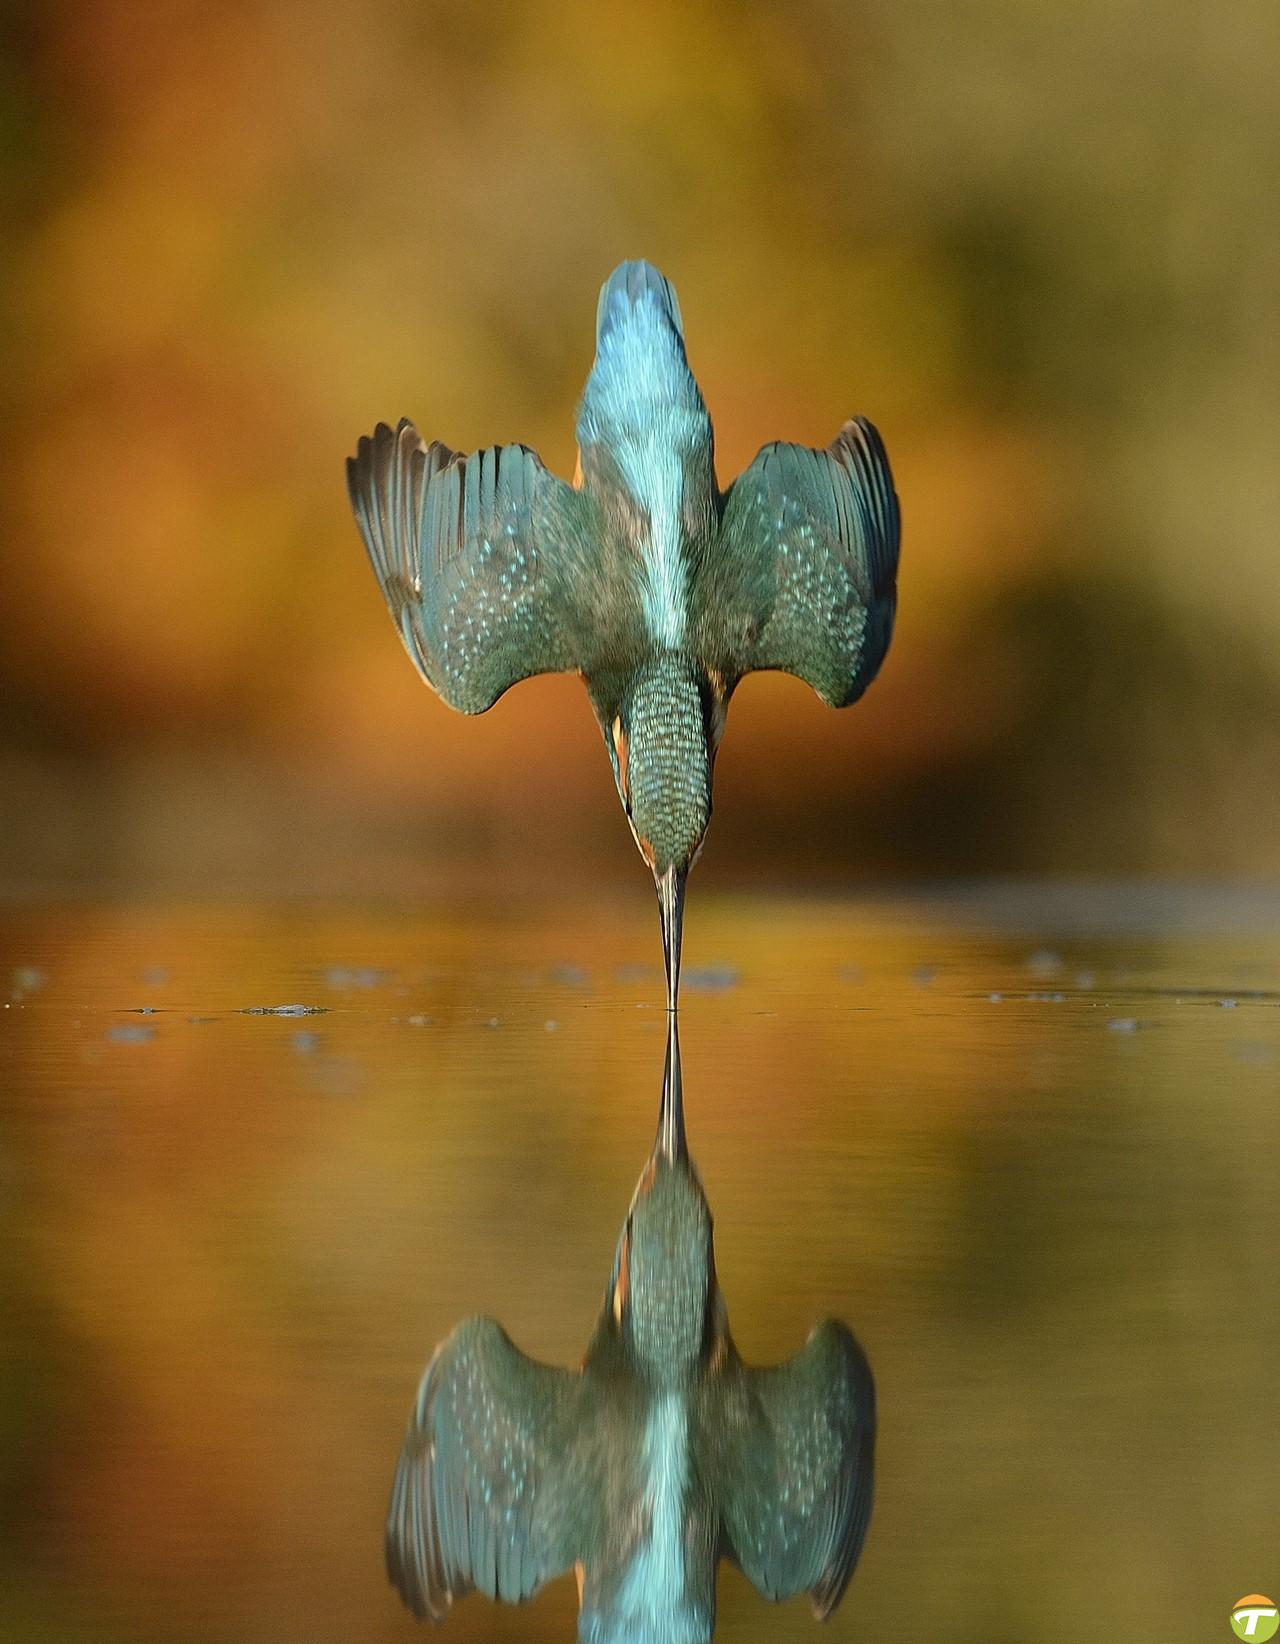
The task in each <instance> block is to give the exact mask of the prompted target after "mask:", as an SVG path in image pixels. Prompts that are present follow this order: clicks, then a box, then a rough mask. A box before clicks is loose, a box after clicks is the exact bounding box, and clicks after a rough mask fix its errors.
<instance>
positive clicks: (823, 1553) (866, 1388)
mask: <svg viewBox="0 0 1280 1644" xmlns="http://www.w3.org/2000/svg"><path fill="white" fill-rule="evenodd" d="M746 1381H747V1410H748V1415H747V1418H746V1420H745V1422H743V1423H742V1424H741V1425H740V1426H739V1427H738V1428H737V1431H736V1433H735V1436H734V1441H733V1445H732V1449H731V1453H730V1455H729V1457H728V1458H727V1462H728V1465H727V1467H726V1475H727V1488H726V1493H725V1511H724V1517H725V1530H726V1532H727V1534H728V1538H729V1544H730V1549H731V1551H732V1554H733V1556H734V1558H735V1559H736V1561H737V1563H738V1565H739V1567H740V1569H741V1570H742V1571H743V1573H744V1574H745V1575H746V1577H747V1578H748V1580H749V1581H750V1582H751V1583H752V1585H753V1586H754V1587H755V1588H756V1589H757V1591H758V1592H760V1593H761V1594H762V1595H763V1596H764V1597H765V1598H770V1599H781V1598H790V1597H792V1596H793V1595H794V1594H796V1593H801V1592H806V1591H807V1592H808V1593H809V1595H810V1597H811V1599H812V1600H813V1609H814V1614H815V1615H817V1616H818V1618H819V1619H820V1620H821V1619H822V1618H824V1617H825V1616H827V1615H829V1614H830V1613H831V1611H832V1610H833V1609H834V1608H835V1607H836V1605H837V1604H838V1603H839V1602H840V1599H841V1597H842V1596H843V1594H844V1590H845V1587H846V1586H847V1585H848V1582H849V1577H850V1576H851V1575H852V1574H853V1567H854V1565H855V1564H856V1563H857V1562H858V1554H859V1552H860V1551H861V1549H862V1542H863V1538H864V1536H865V1535H866V1533H867V1523H868V1521H869V1519H870V1517H871V1487H872V1463H873V1453H874V1447H875V1425H876V1416H875V1384H874V1383H873V1381H872V1379H871V1371H870V1368H869V1367H868V1365H867V1361H866V1359H865V1357H864V1356H863V1353H862V1349H861V1348H860V1347H859V1346H858V1344H857V1342H856V1341H855V1340H854V1339H853V1336H852V1335H851V1334H850V1332H849V1331H848V1330H847V1329H846V1327H845V1326H844V1325H843V1324H839V1323H836V1322H835V1321H833V1320H830V1319H829V1320H827V1322H826V1323H825V1324H820V1325H819V1326H818V1327H817V1329H816V1330H814V1332H813V1334H812V1335H811V1336H810V1337H809V1340H808V1342H807V1343H806V1345H805V1346H804V1348H803V1349H802V1350H801V1351H800V1352H799V1353H797V1354H796V1356H795V1358H793V1359H790V1360H788V1362H787V1363H786V1364H783V1365H779V1366H778V1367H777V1368H776V1369H772V1370H748V1371H747V1372H746Z"/></svg>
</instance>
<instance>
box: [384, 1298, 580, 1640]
mask: <svg viewBox="0 0 1280 1644" xmlns="http://www.w3.org/2000/svg"><path fill="white" fill-rule="evenodd" d="M578 1386H579V1378H578V1377H577V1376H576V1375H574V1374H573V1373H572V1372H570V1371H568V1370H556V1369H552V1368H551V1367H549V1366H548V1365H543V1364H536V1363H534V1361H533V1360H532V1359H527V1358H526V1357H525V1356H524V1354H523V1353H521V1352H520V1351H519V1350H518V1349H517V1348H516V1347H515V1346H514V1345H513V1343H512V1341H511V1339H510V1337H509V1336H508V1335H507V1334H506V1332H505V1331H504V1330H503V1329H502V1328H501V1326H500V1325H498V1324H495V1323H494V1321H493V1320H492V1319H468V1320H467V1322H466V1323H465V1324H460V1325H459V1326H458V1328H457V1329H456V1330H455V1331H454V1332H453V1334H452V1335H451V1336H449V1338H448V1339H447V1340H446V1341H445V1342H444V1343H443V1344H442V1345H441V1346H440V1347H439V1348H438V1349H437V1351H436V1354H435V1357H434V1358H433V1359H432V1361H431V1363H430V1365H429V1366H428V1368H427V1373H426V1375H425V1376H424V1377H423V1378H422V1385H421V1386H420V1387H419V1389H418V1397H417V1402H416V1403H415V1405H414V1408H413V1414H412V1416H411V1418H410V1421H409V1432H408V1435H407V1437H406V1438H405V1441H404V1449H403V1450H402V1451H401V1453H400V1464H399V1466H398V1467H397V1468H396V1479H395V1486H394V1488H393V1490H392V1493H391V1510H390V1512H389V1514H388V1516H387V1538H386V1551H387V1574H388V1575H389V1576H390V1577H391V1581H392V1583H393V1584H394V1586H395V1587H396V1588H397V1589H398V1591H399V1593H400V1596H401V1598H403V1599H404V1601H405V1603H406V1604H407V1605H408V1607H409V1608H410V1609H411V1610H412V1611H413V1613H414V1614H415V1615H416V1616H418V1617H419V1618H427V1617H429V1618H430V1619H431V1620H432V1621H442V1620H443V1619H444V1616H445V1613H446V1611H447V1610H448V1608H449V1605H450V1604H451V1603H452V1601H453V1600H454V1599H455V1598H459V1597H461V1595H462V1594H463V1593H466V1592H470V1591H471V1590H472V1589H473V1588H475V1589H477V1590H478V1591H479V1592H482V1593H485V1594H487V1595H488V1597H490V1598H500V1599H505V1600H506V1601H507V1602H509V1603H518V1602H519V1601H520V1600H521V1599H526V1598H529V1597H530V1596H531V1595H532V1594H533V1593H535V1592H536V1591H537V1590H538V1588H539V1587H540V1586H541V1585H542V1584H543V1582H544V1581H548V1580H550V1579H551V1578H552V1577H553V1576H557V1575H561V1574H563V1573H564V1572H565V1571H566V1570H567V1569H569V1567H570V1566H571V1565H572V1564H573V1563H574V1561H575V1559H576V1558H577V1557H578V1556H579V1555H578V1550H577V1548H576V1546H575V1542H576V1540H577V1531H576V1528H575V1520H576V1499H577V1498H576V1496H575V1494H574V1492H573V1491H572V1489H571V1487H570V1486H571V1480H570V1477H569V1471H570V1466H569V1458H570V1455H571V1453H572V1450H573V1430H574V1425H575V1424H574V1422H573V1409H574V1405H575V1402H576V1399H577V1396H578Z"/></svg>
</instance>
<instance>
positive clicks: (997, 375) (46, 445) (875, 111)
mask: <svg viewBox="0 0 1280 1644" xmlns="http://www.w3.org/2000/svg"><path fill="white" fill-rule="evenodd" d="M7 12H8V15H7V18H6V34H7V43H6V45H5V47H4V55H3V58H2V59H0V154H2V155H3V170H2V172H0V210H2V211H3V219H4V221H3V232H2V233H0V335H2V338H3V367H2V368H0V369H2V370H3V381H2V384H0V396H2V400H0V404H2V407H3V416H4V421H5V439H4V442H3V449H2V451H0V465H2V467H3V495H4V507H3V520H4V525H3V530H4V545H3V557H2V559H0V607H2V608H3V612H4V620H3V624H2V625H0V874H2V875H3V877H4V879H5V880H6V881H7V882H9V883H10V884H13V883H21V884H24V885H27V886H30V885H32V884H37V885H38V884H68V883H72V884H74V883H78V882H91V883H94V884H98V885H101V884H107V885H119V886H123V887H129V886H137V885H146V886H159V887H162V888H187V889H195V890H206V889H221V888H225V887H228V886H235V887H238V888H248V889H254V888H256V887H258V886H263V885H270V886H272V887H279V886H281V885H289V886H296V887H297V888H299V889H303V890H308V889H362V888H368V887H369V886H371V885H372V884H375V883H381V884H386V883H391V884H394V885H396V886H401V887H402V886H404V885H406V884H413V885H421V886H422V887H424V888H427V889H430V888H431V887H433V886H440V885H449V884H453V883H456V882H458V876H459V875H465V874H468V873H477V872H478V873H480V874H482V875H483V876H484V878H485V879H486V881H487V882H493V881H494V880H495V879H499V880H502V879H510V880H511V881H512V882H513V883H514V882H516V881H517V880H519V879H522V878H523V877H524V876H526V875H527V872H528V869H529V865H530V863H531V862H532V863H533V864H534V866H535V868H536V869H537V870H539V871H548V870H555V871H557V872H558V871H566V872H570V871H571V872H573V873H575V874H583V873H586V874H588V876H589V875H590V874H591V872H592V870H593V868H594V866H595V865H596V864H597V863H598V865H599V869H600V875H599V876H600V877H602V878H603V877H606V876H607V874H609V873H612V872H614V871H615V870H622V869H623V867H624V864H625V871H627V872H637V871H639V870H638V869H637V868H636V867H635V866H633V865H632V862H631V856H632V846H631V843H630V840H629V838H628V837H627V833H626V829H625V827H624V826H623V825H622V821H621V818H620V817H619V815H618V811H617V802H616V799H615V797H614V794H613V791H612V783H611V781H610V779H609V770H608V765H607V761H606V758H605V755H604V752H603V750H602V748H601V747H600V746H599V737H598V733H597V731H596V729H595V726H594V722H593V721H592V719H591V716H590V713H589V710H588V707H587V703H586V701H585V698H584V696H583V693H582V690H581V688H580V686H579V685H578V683H577V681H576V680H571V679H557V680H539V681H534V682H531V683H529V684H527V685H524V686H522V687H521V688H520V689H518V690H517V691H515V692H513V693H512V694H511V695H510V696H509V697H508V698H506V699H505V700H504V701H502V702H501V703H500V704H499V705H498V706H497V707H496V708H495V709H494V710H493V711H492V713H490V714H489V715H488V716H486V717H484V718H482V719H480V720H475V721H470V720H464V719H461V718H458V717H456V716H454V715H452V714H451V713H449V712H448V711H447V710H446V709H445V708H444V707H443V706H442V705H441V704H440V703H438V702H437V701H436V700H435V699H434V698H433V697H432V696H431V694H430V693H429V692H428V691H427V690H426V689H425V688H424V687H423V686H422V685H421V683H420V682H419V681H418V679H417V677H416V676H415V674H414V672H413V670H412V668H411V667H410V665H409V663H408V661H407V659H406V658H405V656H404V655H403V653H402V651H401V649H400V646H399V645H398V643H397V641H396V639H395V636H394V634H393V631H392V628H391V625H390V623H389V621H388V619H387V615H386V612H385V610H384V608H383V604H382V600H381V597H380V595H379V593H378V590H377V588H376V586H375V583H374V579H373V577H372V575H371V573H370V571H369V568H368V566H367V564H366V562H365V559H364V555H363V552H362V549H361V546H360V543H359V540H358V537H357V535H356V531H355V527H354V525H353V523H352V521H351V519H350V517H349V514H348V509H347V503H346V498H345V489H344V478H343V459H344V458H345V456H346V455H347V453H348V452H349V451H350V450H351V449H352V448H353V445H354V441H355V440H356V438H357V436H358V435H359V434H360V433H362V432H365V431H367V430H368V429H370V428H371V427H372V425H373V424H374V422H376V421H377V420H379V419H380V418H387V419H390V420H394V419H395V418H396V417H398V416H400V415H410V416H412V417H413V418H414V419H415V420H416V421H417V422H418V424H419V426H420V427H421V428H422V429H423V430H424V432H425V433H426V434H427V435H428V437H440V438H442V439H444V440H445V441H447V442H449V443H450V444H452V445H454V446H457V447H460V448H462V449H471V448H474V447H476V446H478V445H482V444H487V443H490V442H495V441H504V440H513V439H520V440H523V441H525V442H527V443H529V444H532V445H533V446H535V448H537V449H538V450H539V451H540V452H541V454H542V456H543V457H544V459H545V460H546V462H547V463H548V464H549V465H550V466H551V467H553V468H554V469H556V470H558V471H559V472H560V473H562V474H565V475H568V474H570V473H571V472H572V470H573V464H574V447H573V434H572V426H573V411H574V406H575V403H576V398H577V395H578V393H579V390H580V388H581V385H582V382H583V379H584V377H585V374H586V371H587V369H588V367H589V364H590V360H591V354H592V343H593V337H592V330H593V316H594V311H595V297H596V292H597V289H598V287H599V284H600V282H601V281H602V280H603V278H604V277H605V275H606V274H607V273H608V271H609V269H610V268H611V267H612V266H613V264H614V263H615V262H616V261H618V260H619V259H620V258H622V257H624V256H640V255H643V256H646V257H649V258H651V259H653V260H655V261H656V262H658V263H659V264H660V266H661V267H662V268H663V269H664V270H665V272H667V273H668V274H669V275H670V276H671V278H672V279H673V280H674V281H675V283H676V285H677V287H678V289H679V292H680V296H681V300H682V304H683V308H684V313H685V318H686V323H687V332H688V341H689V352H690V358H691V363H692V365H693V368H694V370H695V372H696V374H697V376H698V377H699V380H700V382H701V384H702V387H703V390H704V393H705V396H706V399H707V402H708V404H709V407H710V409H711V412H712V415H713V417H714V419H715V422H716V426H717V434H718V461H719V466H720V472H721V478H722V481H724V480H727V479H728V478H729V477H730V476H732V475H733V474H734V473H736V472H737V471H738V470H739V469H740V468H741V467H743V466H744V465H745V464H746V463H748V462H749V461H750V459H751V458H752V456H753V455H754V453H755V451H756V449H757V448H758V447H759V445H760V444H761V443H763V442H764V441H765V440H768V439H772V438H779V437H780V438H787V439H792V440H798V441H803V442H807V443H812V444H819V445H820V444H825V443H826V442H827V440H828V439H830V437H831V436H832V434H833V433H834V432H835V430H836V429H837V428H838V427H839V425H840V423H841V422H842V421H843V419H844V418H845V417H846V416H848V415H849V414H851V413H852V412H862V413H865V414H867V415H869V416H870V417H872V418H873V419H874V420H875V422H876V423H877V424H878V425H879V427H880V428H881V430H882V432H883V433H884V435H885V438H886V441H887V444H888V447H889V451H890V453H891V457H892V460H893V463H894V467H895V471H896V476H897V481H898V486H899V490H900V492H901V495H902V498H903V505H904V517H905V535H904V546H903V561H902V564H903V570H902V579H901V585H900V618H899V626H898V630H897V636H896V639H895V643H894V647H893V650H892V651H891V653H890V656H889V659H888V662H887V664H886V666H885V669H884V671H883V674H882V676H881V678H880V680H879V681H878V682H877V683H876V684H875V686H874V687H873V689H872V690H871V692H870V694H869V696H868V697H867V698H866V700H865V702H864V703H863V704H862V705H860V706H859V707H858V708H857V709H856V710H855V711H853V712H852V713H849V714H843V715H838V716H837V715H834V714H832V713H830V712H829V711H828V710H826V709H825V708H824V707H823V706H822V704H821V703H819V702H818V701H817V699H816V698H814V697H812V696H811V695H810V694H809V693H808V691H807V690H806V688H805V687H804V686H802V685H800V684H798V683H797V682H795V681H793V680H790V679H786V678H781V677H776V676H756V677H753V678H750V679H748V680H747V681H746V682H745V684H744V686H743V687H742V689H741V691H740V693H739V695H738V697H737V699H736V700H735V704H734V708H733V713H732V715H731V717H730V721H729V729H728V734H727V737H726V741H725V745H724V748H723V751H722V754H721V759H720V764H719V767H718V773H717V774H718V783H717V800H718V815H717V821H716V825H715V827H714V829H713V831H712V833H711V836H710V841H709V845H708V850H707V852H706V856H705V866H703V867H702V868H701V869H700V874H702V875H703V876H704V881H705V882H708V883H710V882H713V881H715V880H716V879H718V880H719V882H720V883H721V884H722V885H730V884H733V883H737V882H742V881H743V880H744V879H745V878H746V876H747V875H748V874H751V875H753V876H759V875H761V874H764V875H766V876H770V875H771V876H773V877H775V878H777V879H779V880H782V879H786V880H788V881H792V882H794V881H796V880H797V879H800V878H803V877H806V876H807V877H810V878H829V877H834V878H836V879H839V880H842V881H843V880H848V879H852V878H865V877H868V876H877V875H884V874H893V875H899V876H901V875H904V874H910V875H915V874H921V873H924V874H930V873H939V872H952V871H974V870H979V871H981V870H992V869H998V870H1009V869H1013V870H1032V871H1043V870H1053V871H1056V870H1071V871H1077V872H1099V873H1140V874H1179V875H1184V874H1191V875H1223V874H1233V875H1236V874H1239V875H1257V874H1265V873H1271V872H1274V871H1275V870H1276V868H1277V867H1278V866H1280V830H1277V829H1276V827H1275V826H1274V815H1275V804H1276V802H1277V800H1280V718H1278V716H1277V708H1280V644H1278V643H1277V641H1278V640H1280V600H1278V599H1277V594H1278V592H1280V571H1278V570H1277V563H1278V562H1277V557H1276V553H1275V521H1276V519H1277V517H1280V465H1278V464H1277V462H1276V457H1275V453H1276V451H1277V448H1278V446H1280V423H1278V419H1277V405H1276V396H1275V384H1276V382H1277V380H1280V372H1278V367H1280V359H1278V358H1277V355H1278V353H1280V327H1277V325H1276V324H1275V292H1276V289H1277V282H1278V280H1280V218H1278V217H1277V214H1276V212H1275V210H1274V200H1273V180H1274V177H1275V175H1276V169H1277V164H1278V163H1280V118H1278V116H1280V107H1278V106H1277V105H1278V104H1280V75H1277V73H1276V67H1277V46H1278V44H1280V41H1278V40H1277V24H1276V17H1275V10H1274V7H1273V6H1272V5H1271V4H1270V3H1269V0H1232V3H1231V4H1230V5H1228V6H1226V7H1218V8H1213V9H1212V10H1206V9H1205V8H1204V7H1203V6H1200V5H1196V4H1194V3H1192V0H1171V3H1169V4H1167V5H1165V6H1162V7H1161V9H1160V23H1159V27H1158V28H1156V27H1153V25H1152V17H1151V12H1150V8H1149V7H1147V6H1145V5H1139V4H1137V3H1136V0H1076V3H1073V4H1072V5H1070V6H1066V5H1059V6H1052V5H1048V4H1036V3H1033V0H1019V3H1014V4H1005V3H1001V0H961V3H959V4H957V3H954V0H946V3H943V0H905V3H904V0H893V3H889V0H859V3H856V4H850V3H845V4H840V3H835V0H797V3H793V4H788V5H785V6H783V5H765V4H752V3H746V0H740V3H724V0H720V3H717V4H698V3H693V4H690V3H688V0H680V3H675V0H670V3H664V0H654V3H649V4H646V5H644V6H641V7H637V6H630V5H620V4H618V5H615V4H611V3H608V0H589V3H588V0H542V3H536V4H529V5H501V4H492V5H487V6H485V7H484V8H483V11H482V12H479V11H477V10H476V9H475V8H471V7H467V6H458V5H451V6H442V5H435V4H414V5H404V4H392V3H390V0H366V3H365V4H363V5H361V6H359V7H348V6H342V5H334V6H325V7H314V6H306V5H303V4H301V3H292V0H260V3H256V4H254V3H250V4H243V5H226V6H205V5H195V4H184V3H182V0H166V3H164V4H160V3H151V4H149V3H147V0H126V3H123V4H122V3H120V0H111V3H106V0H82V3H81V4H79V5H77V6H75V7H74V8H73V7H70V6H67V5H40V4H36V5H32V6H27V7H21V8H7Z"/></svg>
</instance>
